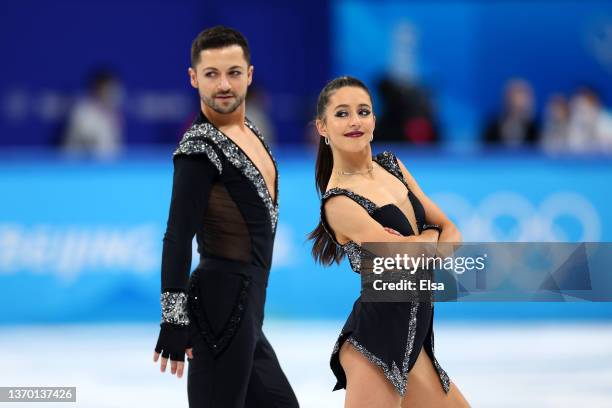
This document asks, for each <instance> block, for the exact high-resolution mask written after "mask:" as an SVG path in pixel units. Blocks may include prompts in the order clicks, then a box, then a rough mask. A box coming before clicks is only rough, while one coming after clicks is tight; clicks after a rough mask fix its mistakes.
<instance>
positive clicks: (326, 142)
mask: <svg viewBox="0 0 612 408" xmlns="http://www.w3.org/2000/svg"><path fill="white" fill-rule="evenodd" d="M325 144H326V145H328V146H329V138H328V137H327V136H325Z"/></svg>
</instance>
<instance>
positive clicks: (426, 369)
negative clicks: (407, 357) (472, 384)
mask: <svg viewBox="0 0 612 408" xmlns="http://www.w3.org/2000/svg"><path fill="white" fill-rule="evenodd" d="M469 406H470V405H469V404H468V402H467V401H466V400H465V398H464V397H463V395H462V394H461V391H459V389H458V388H457V386H456V385H455V384H453V383H452V382H451V386H450V389H449V391H448V394H446V393H445V392H444V390H443V389H442V385H441V384H440V377H438V373H437V372H436V370H435V368H434V366H433V363H432V362H431V359H430V358H429V356H428V355H427V353H426V352H425V350H424V349H423V348H421V351H420V353H419V357H418V358H417V361H416V363H415V364H414V366H413V367H412V370H410V372H409V373H408V386H407V389H406V395H405V396H404V398H403V400H402V408H451V407H452V408H465V407H469Z"/></svg>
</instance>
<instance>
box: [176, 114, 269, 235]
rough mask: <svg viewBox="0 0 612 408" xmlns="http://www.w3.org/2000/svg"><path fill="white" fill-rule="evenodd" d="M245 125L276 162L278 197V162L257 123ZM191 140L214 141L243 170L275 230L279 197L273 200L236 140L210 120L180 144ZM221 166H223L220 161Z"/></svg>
mask: <svg viewBox="0 0 612 408" xmlns="http://www.w3.org/2000/svg"><path fill="white" fill-rule="evenodd" d="M245 125H246V126H248V127H249V129H251V130H252V131H253V133H255V135H256V136H257V137H258V138H259V139H260V140H261V142H262V144H263V145H264V147H265V149H266V150H267V151H268V154H269V155H270V158H271V159H272V163H273V164H274V167H275V173H276V180H275V190H276V197H278V169H277V168H276V162H275V161H274V157H273V156H272V153H271V151H270V148H269V147H268V145H267V144H266V143H265V141H264V140H263V137H262V135H261V133H260V132H259V130H258V129H257V128H256V127H255V125H253V124H252V123H251V122H250V121H249V120H248V119H247V120H245ZM190 141H202V142H206V141H210V142H212V143H214V144H215V145H216V146H217V147H218V148H219V149H220V150H221V151H222V152H223V154H224V155H225V157H226V158H227V159H228V160H229V162H230V163H232V165H234V166H235V167H236V168H237V169H238V170H240V172H242V174H244V176H245V177H246V178H247V179H249V181H250V182H251V183H252V184H253V185H254V186H255V190H256V191H257V195H259V197H260V198H261V200H262V201H263V203H264V205H265V206H266V208H267V209H268V214H269V216H270V223H271V224H272V232H275V231H276V225H277V223H278V199H277V202H276V203H274V200H272V196H271V195H270V191H269V190H268V186H267V185H266V182H265V180H264V178H263V176H262V175H261V173H260V172H259V170H258V169H257V167H255V165H254V164H253V163H252V162H251V160H250V159H249V158H248V156H247V155H246V154H244V152H243V151H242V150H241V149H240V148H239V147H238V145H236V143H234V141H232V140H231V139H230V138H228V137H227V136H225V135H224V134H223V132H221V131H220V130H219V129H217V128H216V127H214V126H213V125H212V124H211V123H208V122H206V123H200V124H195V125H193V126H192V127H191V128H190V129H189V130H188V131H187V132H186V133H185V135H184V136H183V139H182V140H181V143H180V145H183V144H185V143H188V142H190ZM180 145H179V149H180ZM194 146H195V145H194ZM192 148H193V147H192ZM177 151H178V149H177ZM190 151H192V150H188V149H187V152H190ZM213 153H214V151H213ZM175 154H176V152H175ZM215 156H216V153H215ZM209 157H210V156H209ZM217 159H218V157H217ZM215 165H216V164H215ZM219 166H221V163H220V162H219Z"/></svg>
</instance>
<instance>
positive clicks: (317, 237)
mask: <svg viewBox="0 0 612 408" xmlns="http://www.w3.org/2000/svg"><path fill="white" fill-rule="evenodd" d="M346 86H354V87H358V88H361V89H363V90H364V91H366V92H367V93H368V95H370V91H369V90H368V87H367V86H366V85H365V84H364V83H363V82H361V81H360V80H359V79H357V78H354V77H350V76H342V77H339V78H336V79H333V80H331V81H330V82H328V83H327V85H325V87H324V88H323V89H322V90H321V93H320V94H319V99H318V101H317V119H318V120H321V121H324V120H325V113H326V111H327V105H328V104H329V98H330V97H331V95H332V94H333V93H334V92H335V91H337V90H338V89H340V88H344V87H346ZM370 99H371V96H370ZM333 167H334V156H333V154H332V150H331V147H330V145H328V144H326V143H325V140H324V138H323V137H321V138H320V141H319V150H318V152H317V162H316V165H315V183H316V188H317V192H318V193H319V196H322V195H323V194H325V191H326V190H327V184H328V183H329V179H330V177H331V173H332V169H333ZM323 217H325V214H323V207H321V219H320V220H319V224H318V225H317V226H316V228H315V229H314V230H312V232H311V233H310V234H308V239H309V240H312V241H313V243H312V256H313V258H314V259H315V260H316V261H318V262H320V263H322V264H323V265H331V264H332V263H333V262H336V263H340V260H341V259H342V256H343V255H344V252H343V251H342V248H341V247H339V246H338V245H336V243H335V241H334V240H332V237H331V236H330V235H329V234H333V232H332V231H331V230H330V231H329V233H328V231H327V230H326V229H325V226H324V225H323V222H324V220H323Z"/></svg>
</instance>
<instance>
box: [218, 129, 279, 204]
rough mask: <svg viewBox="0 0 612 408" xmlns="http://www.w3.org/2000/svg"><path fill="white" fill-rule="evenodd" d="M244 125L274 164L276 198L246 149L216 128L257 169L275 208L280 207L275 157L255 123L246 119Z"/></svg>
mask: <svg viewBox="0 0 612 408" xmlns="http://www.w3.org/2000/svg"><path fill="white" fill-rule="evenodd" d="M244 124H245V125H246V127H248V128H249V130H250V131H251V132H252V133H253V135H254V136H255V137H256V138H257V139H258V140H259V142H260V143H261V145H262V146H263V148H264V150H265V151H266V154H267V155H268V157H269V158H270V161H271V162H272V167H274V181H273V183H274V186H273V188H274V198H273V197H272V193H271V192H270V191H271V190H270V186H269V185H268V183H267V182H266V178H265V177H264V175H263V173H262V172H261V170H260V169H259V168H258V167H257V166H256V165H255V162H254V161H253V160H251V158H250V157H249V155H248V154H247V153H246V152H245V151H244V149H243V148H242V147H240V145H239V144H238V143H236V142H235V141H234V140H233V139H232V138H231V137H229V136H228V135H227V134H226V133H225V132H223V131H222V130H221V129H219V128H217V127H216V126H215V128H216V129H217V131H218V132H219V133H221V134H222V135H223V136H224V137H225V138H226V139H227V140H229V141H230V143H231V144H232V145H233V146H235V147H236V149H238V151H240V153H242V155H243V156H244V158H245V159H246V160H247V161H248V162H249V163H250V164H251V166H253V168H254V169H255V171H256V172H257V174H258V175H259V177H261V179H262V180H263V182H264V185H265V191H266V193H267V194H268V197H270V200H271V201H272V203H273V205H274V207H278V168H277V166H276V161H275V160H274V157H273V156H272V152H271V151H270V148H269V147H268V145H267V144H266V142H265V141H264V140H263V137H262V136H261V134H260V133H259V130H258V129H257V128H256V127H255V125H254V124H253V123H251V121H250V120H249V119H248V118H246V117H245V118H244ZM213 126H214V125H213Z"/></svg>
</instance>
